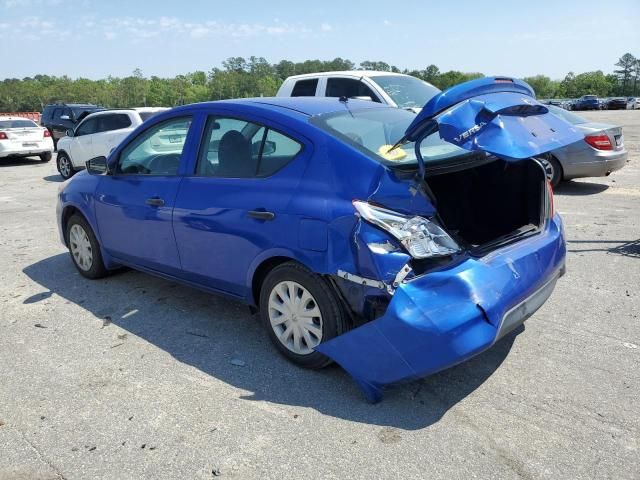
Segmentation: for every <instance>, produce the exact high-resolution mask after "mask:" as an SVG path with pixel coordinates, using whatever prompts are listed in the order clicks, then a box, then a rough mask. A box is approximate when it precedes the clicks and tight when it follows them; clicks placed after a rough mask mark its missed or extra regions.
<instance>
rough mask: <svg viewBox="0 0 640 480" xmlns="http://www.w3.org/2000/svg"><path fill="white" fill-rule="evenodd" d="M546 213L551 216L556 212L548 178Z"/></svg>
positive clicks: (551, 187)
mask: <svg viewBox="0 0 640 480" xmlns="http://www.w3.org/2000/svg"><path fill="white" fill-rule="evenodd" d="M547 213H548V215H549V218H553V217H554V216H555V214H556V206H555V204H554V203H553V186H552V185H551V181H549V180H547Z"/></svg>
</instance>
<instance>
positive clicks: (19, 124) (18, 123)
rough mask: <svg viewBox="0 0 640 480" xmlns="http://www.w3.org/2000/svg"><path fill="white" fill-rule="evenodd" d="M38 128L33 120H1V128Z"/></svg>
mask: <svg viewBox="0 0 640 480" xmlns="http://www.w3.org/2000/svg"><path fill="white" fill-rule="evenodd" d="M34 127H38V125H37V124H36V123H35V122H32V121H31V120H26V119H24V120H22V119H20V120H0V128H34Z"/></svg>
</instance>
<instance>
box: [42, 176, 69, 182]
mask: <svg viewBox="0 0 640 480" xmlns="http://www.w3.org/2000/svg"><path fill="white" fill-rule="evenodd" d="M42 179H43V180H46V181H47V182H57V183H62V182H64V178H62V176H61V175H47V176H46V177H42Z"/></svg>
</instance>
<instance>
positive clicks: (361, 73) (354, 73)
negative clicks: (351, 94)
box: [287, 70, 410, 80]
mask: <svg viewBox="0 0 640 480" xmlns="http://www.w3.org/2000/svg"><path fill="white" fill-rule="evenodd" d="M383 75H384V76H389V75H394V76H398V77H408V76H410V75H405V74H404V73H397V72H382V71H378V70H336V71H333V72H317V73H303V74H300V75H291V76H290V77H288V78H287V80H288V79H294V80H295V79H303V78H316V77H331V76H349V77H380V76H383Z"/></svg>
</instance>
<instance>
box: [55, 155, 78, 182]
mask: <svg viewBox="0 0 640 480" xmlns="http://www.w3.org/2000/svg"><path fill="white" fill-rule="evenodd" d="M57 163H58V172H60V176H61V177H62V178H64V179H65V180H67V179H69V178H71V177H73V174H74V173H76V172H75V170H74V168H73V164H72V163H71V159H70V158H69V155H67V154H66V153H64V152H60V153H58V162H57Z"/></svg>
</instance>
